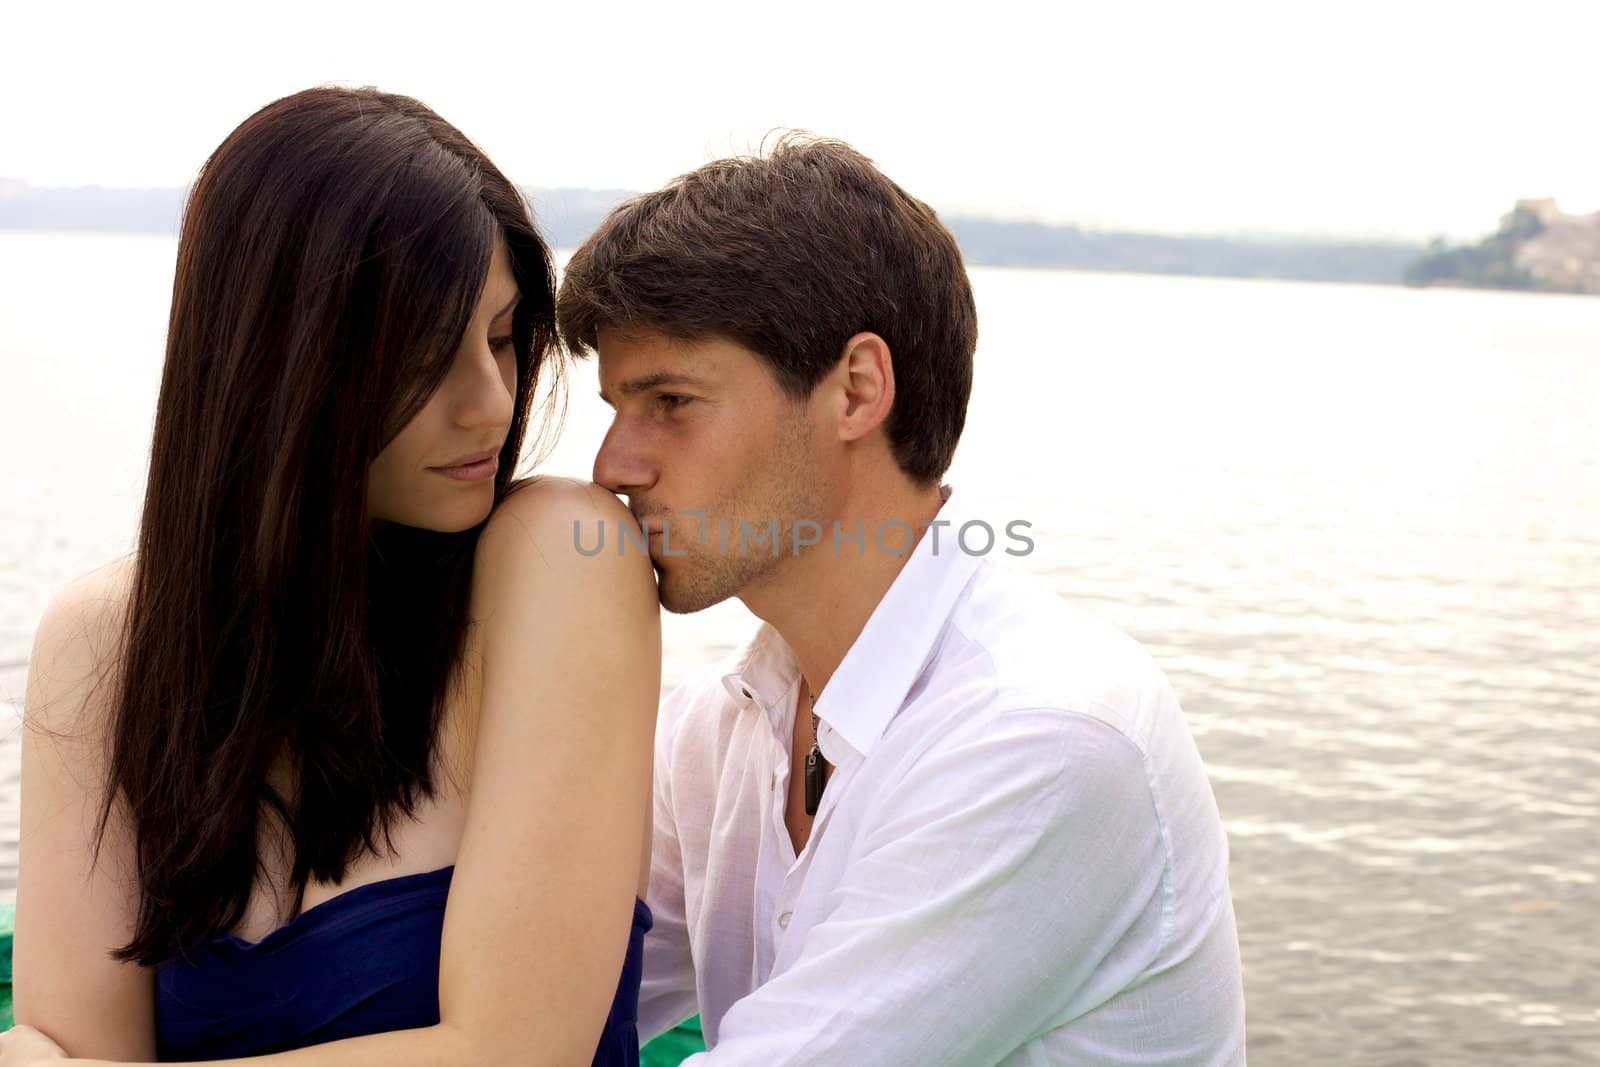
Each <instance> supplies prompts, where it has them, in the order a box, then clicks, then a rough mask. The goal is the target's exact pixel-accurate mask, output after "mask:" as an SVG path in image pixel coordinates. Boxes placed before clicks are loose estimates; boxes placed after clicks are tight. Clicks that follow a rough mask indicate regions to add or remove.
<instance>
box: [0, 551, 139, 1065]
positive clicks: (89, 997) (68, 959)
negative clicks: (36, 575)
mask: <svg viewBox="0 0 1600 1067" xmlns="http://www.w3.org/2000/svg"><path fill="white" fill-rule="evenodd" d="M129 570H130V568H129V567H128V566H127V565H116V566H112V567H108V568H105V569H104V570H101V571H98V572H96V573H95V574H92V575H90V576H88V577H87V578H84V579H81V580H80V581H78V582H77V583H75V584H73V585H72V586H70V587H69V588H68V589H67V590H65V591H64V592H63V593H62V594H61V595H60V596H59V597H58V598H57V599H56V601H55V602H54V603H53V604H52V605H51V606H50V609H49V610H48V611H47V612H46V613H45V617H44V619H43V621H41V622H40V624H39V630H38V633H37V634H36V636H35V639H34V647H33V657H32V659H31V661H30V665H29V669H28V691H27V697H26V702H25V705H24V714H23V723H24V726H23V737H22V819H21V828H20V829H21V832H20V834H19V837H18V853H17V915H16V936H15V942H14V950H13V960H14V966H15V974H16V985H15V996H16V1002H15V1006H16V1019H17V1022H18V1023H23V1024H28V1025H32V1026H35V1027H38V1028H39V1029H41V1030H44V1031H45V1032H47V1033H49V1034H51V1035H52V1036H54V1037H55V1038H56V1039H57V1040H58V1041H60V1043H61V1044H62V1045H63V1046H65V1047H66V1048H67V1049H69V1050H70V1051H72V1052H73V1053H76V1054H78V1055H83V1056H99V1057H103V1058H106V1059H114V1060H138V1059H153V1058H154V1056H155V1015H154V1010H153V1002H152V997H153V983H152V980H151V975H150V971H149V970H148V969H146V968H144V967H140V966H138V965H137V964H132V963H118V962H116V961H115V960H113V959H112V958H111V956H110V954H111V952H113V951H114V950H116V949H118V948H121V947H122V946H123V945H126V944H127V943H128V942H129V940H130V939H131V938H132V937H133V929H134V922H135V918H136V911H137V904H138V885H137V881H136V877H135V871H134V848H133V838H132V835H131V833H130V832H129V827H128V823H127V820H126V810H125V809H124V808H123V807H122V806H121V805H120V804H118V805H115V806H113V808H112V816H111V820H110V823H109V824H108V826H107V829H106V837H105V841H104V844H103V847H102V848H101V850H100V855H99V860H98V862H95V861H94V857H93V849H94V832H95V826H96V821H97V819H98V817H99V814H100V803H101V800H102V798H103V797H104V795H105V793H104V789H105V785H104V783H105V767H106V763H105V755H106V751H105V740H106V724H107V721H108V716H109V714H110V710H111V708H110V702H111V700H112V699H113V698H114V695H115V685H116V678H115V664H116V663H117V661H118V659H119V656H120V633H121V622H122V618H123V610H124V607H125V605H126V603H127V576H128V574H129Z"/></svg>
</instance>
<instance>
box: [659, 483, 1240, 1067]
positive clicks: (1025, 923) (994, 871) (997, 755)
mask: <svg viewBox="0 0 1600 1067" xmlns="http://www.w3.org/2000/svg"><path fill="white" fill-rule="evenodd" d="M943 492H944V493H945V503H944V506H943V508H942V509H941V511H940V512H939V516H938V518H939V519H940V520H941V521H945V520H948V521H950V522H951V526H949V527H947V528H943V529H937V530H934V529H930V530H929V531H928V532H927V533H926V534H924V535H923V537H922V540H921V541H920V543H919V544H918V545H917V547H916V549H915V551H914V552H913V553H912V555H911V557H910V558H909V559H908V560H907V562H906V565H905V567H904V568H903V570H902V571H901V573H900V574H899V575H898V576H897V577H896V579H895V581H894V583H893V584H892V585H891V586H890V588H889V590H888V592H887V593H886V594H885V595H884V597H883V599H882V600H881V601H880V602H879V604H878V606H877V608H876V609H875V610H874V611H873V613H872V616H871V618H870V619H869V620H868V621H867V624H866V626H865V627H864V628H863V630H862V632H861V634H860V636H859V637H858V638H857V639H856V641H855V643H854V644H853V645H852V646H851V647H850V650H849V652H848V653H847V654H846V656H845V658H844V660H843V662H842V663H841V664H840V665H839V668H838V670H837V671H836V672H835V673H834V675H833V677H832V678H831V679H830V680H829V681H828V683H827V685H826V686H825V687H824V689H823V692H822V693H821V695H820V696H819V697H818V698H817V703H816V711H817V714H818V716H819V718H820V719H821V720H822V726H821V728H820V734H819V744H820V745H821V748H822V752H823V755H824V756H825V757H826V758H827V760H828V761H829V762H830V763H832V764H833V765H834V770H833V771H832V773H831V775H830V776H829V780H828V784H827V789H826V791H825V792H824V793H823V797H822V803H821V806H820V808H819V810H818V812H817V816H816V819H815V822H814V824H813V828H812V831H811V837H810V839H809V841H808V843H807V845H806V847H805V849H804V850H803V851H802V852H801V854H800V855H799V856H798V857H796V855H795V853H794V848H793V845H792V844H791V842H790V838H789V834H788V831H787V829H786V828H785V825H784V805H785V803H786V797H787V795H788V788H789V766H790V751H789V744H790V743H789V739H790V738H791V737H792V736H793V729H792V728H793V725H794V714H795V705H796V701H797V699H798V695H799V679H800V674H799V668H798V666H797V664H796V662H795V659H794V655H793V653H792V652H791V651H790V649H789V647H788V646H787V645H786V644H785V643H784V641H783V640H782V638H781V637H780V636H779V635H778V633H777V632H776V631H775V630H773V629H772V628H771V627H770V626H766V625H763V626H762V627H761V628H760V629H759V630H758V632H757V633H756V634H755V636H754V637H753V639H752V640H751V641H750V642H749V643H748V644H747V645H746V646H745V647H744V648H743V649H741V650H739V651H738V652H736V653H735V654H733V655H732V656H730V657H729V658H728V659H727V660H725V661H724V662H723V663H721V664H718V665H716V666H715V667H714V668H711V669H708V670H706V671H703V672H701V673H700V674H698V675H696V676H693V677H691V678H690V679H689V680H688V681H687V682H685V683H684V684H683V685H682V686H680V687H679V688H678V689H676V690H674V691H673V692H672V693H671V694H670V695H669V696H668V697H667V699H666V700H665V701H664V703H663V706H662V710H661V716H660V722H659V724H658V733H657V743H656V764H655V814H654V819H655V849H654V859H653V861H652V870H651V880H650V891H649V897H648V903H649V905H650V908H651V910H652V912H653V913H654V916H655V926H654V927H653V928H652V929H651V931H650V932H649V934H648V935H646V937H645V945H644V983H643V988H642V990H641V994H640V1006H639V1030H640V1036H641V1038H642V1039H644V1040H648V1039H649V1038H650V1037H653V1036H654V1035H656V1034H658V1033H660V1032H661V1031H663V1030H666V1029H668V1028H669V1027H671V1026H673V1025H675V1024H677V1023H678V1022H681V1021H682V1020H683V1019H685V1018H687V1017H688V1016H690V1015H693V1014H694V1013H695V1012H696V1011H698V1012H699V1013H700V1016H701V1026H702V1028H703V1031H704V1034H705V1039H706V1044H707V1047H708V1050H709V1051H707V1052H705V1053H702V1054H700V1055H697V1056H693V1057H691V1058H690V1059H689V1060H687V1061H685V1062H686V1063H688V1064H693V1065H698V1067H731V1065H735V1064H738V1065H749V1067H774V1065H778V1064H823V1065H829V1067H833V1065H856V1064H860V1065H869V1067H876V1065H894V1064H907V1065H910V1064H916V1065H919V1067H923V1065H927V1067H931V1065H934V1064H951V1065H957V1067H982V1065H987V1064H1005V1065H1022V1064H1133V1063H1137V1064H1185V1065H1196V1064H1240V1063H1243V1062H1244V1058H1245V1053H1244V994H1243V988H1242V983H1241V974H1240V965H1239V949H1238V938H1237V933H1236V930H1235V926H1234V915H1233V905H1232V901H1231V899H1230V897H1229V894H1228V875H1227V858H1228V846H1227V839H1226V837H1225V836H1224V834H1223V830H1222V824H1221V820H1220V818H1219V816H1218V813H1217V807H1216V802H1215V800H1214V798H1213V796H1212V793H1211V788H1210V784H1209V782H1208V781H1207V779H1206V775H1205V771H1204V769H1203V767H1202V766H1201V762H1200V756H1199V753H1198V751H1197V750H1196V748H1195V744H1194V741H1193V738H1192V737H1191V735H1190V733H1189V730H1188V728H1187V726H1186V725H1185V724H1184V721H1183V718H1182V714H1181V712H1180V711H1179V708H1178V702H1177V699H1176V697H1175V696H1174V694H1173V692H1172V689H1171V687H1170V686H1169V685H1168V683H1167V681H1166V679H1165V677H1164V676H1163V675H1162V673H1161V672H1160V670H1159V669H1158V668H1157V667H1156V666H1155V664H1154V663H1153V662H1152V661H1151V660H1150V658H1149V657H1148V656H1147V655H1146V654H1145V653H1144V652H1143V650H1142V649H1140V648H1139V646H1138V645H1136V644H1135V643H1134V642H1133V641H1132V640H1131V639H1129V638H1127V637H1125V636H1123V635H1122V634H1120V633H1118V632H1117V631H1115V630H1113V629H1111V628H1109V627H1107V626H1104V625H1102V624H1099V623H1097V622H1095V621H1093V620H1091V619H1090V618H1089V617H1087V616H1086V615H1084V614H1082V613H1080V612H1078V611H1076V610H1074V609H1072V608H1070V607H1068V605H1067V604H1066V603H1065V602H1064V601H1062V600H1061V599H1060V598H1059V597H1058V596H1056V595H1055V594H1053V593H1052V592H1051V591H1050V590H1048V589H1047V588H1046V587H1044V586H1043V585H1042V583H1040V582H1039V581H1038V579H1036V578H1034V577H1032V576H1031V575H1028V574H1027V573H1026V572H1025V571H1023V570H1021V569H1020V568H1019V567H1018V566H1017V565H1016V564H1015V563H1014V561H1012V560H1009V559H1007V558H1005V556H1004V552H1003V550H1004V548H1005V547H1006V546H1007V542H1006V541H1005V540H1004V535H1003V534H1001V537H1000V539H999V540H998V541H997V544H996V547H995V548H994V551H993V553H991V554H989V555H983V556H979V555H971V554H968V553H967V552H966V551H964V550H963V549H961V548H960V547H958V542H957V537H956V535H957V532H958V531H959V530H960V528H961V526H962V524H963V523H964V522H966V521H970V520H972V519H978V518H982V519H983V520H985V521H987V522H988V523H989V525H990V526H991V527H994V528H995V529H996V530H997V531H1000V530H1003V529H1004V526H1005V523H1004V522H1003V521H1001V522H996V521H994V517H992V516H987V515H985V516H978V515H970V516H969V515H967V514H966V513H964V512H963V511H962V510H961V509H960V507H959V505H960V504H961V503H962V502H963V501H962V498H958V497H957V496H955V495H954V494H953V493H951V492H950V490H949V488H948V487H946V488H945V489H944V490H943ZM936 532H937V533H938V535H939V538H938V545H937V551H936V550H935V547H934V540H933V536H934V534H935V533H936ZM985 540H986V538H985V537H984V535H983V534H982V532H981V530H977V529H974V531H973V532H972V534H971V536H970V537H969V538H968V543H969V544H970V545H972V547H973V548H974V549H978V548H982V547H983V542H984V541H985ZM850 543H851V542H845V543H844V544H845V547H844V548H843V549H842V550H843V551H848V550H849V547H848V546H849V544H850ZM1011 544H1012V545H1015V542H1011ZM816 550H818V551H828V550H830V546H827V545H823V546H819V548H818V549H816Z"/></svg>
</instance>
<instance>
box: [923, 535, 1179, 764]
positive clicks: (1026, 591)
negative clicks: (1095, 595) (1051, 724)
mask: <svg viewBox="0 0 1600 1067" xmlns="http://www.w3.org/2000/svg"><path fill="white" fill-rule="evenodd" d="M951 630H952V632H953V633H952V636H953V638H954V639H955V640H956V641H957V642H959V643H961V644H962V645H964V646H965V648H966V652H965V655H966V656H967V657H976V658H977V659H978V660H979V662H980V664H981V675H982V679H983V684H984V685H985V686H986V687H987V688H989V690H990V696H989V699H988V700H987V703H988V704H989V705H990V707H992V708H994V709H995V710H997V711H1004V710H1006V709H1024V708H1026V709H1036V710H1050V709H1055V710H1058V711H1060V712H1061V713H1063V714H1064V715H1070V716H1073V717H1089V718H1095V719H1100V720H1102V721H1104V722H1105V723H1106V724H1107V725H1109V726H1111V727H1113V728H1114V729H1116V730H1117V731H1118V732H1120V733H1123V734H1125V735H1127V736H1128V737H1129V739H1130V740H1132V741H1134V742H1135V743H1136V744H1138V745H1139V746H1140V747H1143V746H1144V744H1145V742H1146V741H1147V740H1148V737H1149V733H1150V731H1151V730H1152V729H1155V728H1157V726H1158V724H1159V720H1160V719H1162V718H1164V717H1167V716H1170V715H1174V714H1176V713H1177V699H1176V697H1175V695H1174V694H1173V691H1172V686H1171V684H1170V683H1169V682H1168V680H1167V677H1166V675H1165V673H1164V672H1163V671H1162V670H1161V668H1160V666H1159V665H1158V664H1157V663H1156V661H1155V659H1154V658H1153V657H1152V656H1151V655H1150V653H1149V652H1148V651H1147V650H1146V649H1145V648H1144V646H1143V645H1141V644H1140V643H1139V642H1138V641H1136V640H1134V639H1133V638H1132V637H1131V636H1129V635H1128V634H1127V633H1125V632H1124V631H1122V630H1120V629H1118V628H1117V627H1116V626H1114V625H1113V624H1111V623H1110V622H1108V621H1107V620H1105V619H1104V618H1102V617H1100V616H1099V615H1098V614H1096V613H1094V612H1091V611H1088V610H1085V609H1084V608H1082V607H1080V606H1078V605H1076V604H1073V603H1071V602H1069V601H1068V600H1067V599H1066V598H1064V597H1063V596H1061V595H1060V594H1059V593H1057V592H1056V591H1055V590H1054V589H1052V588H1051V587H1050V586H1049V584H1048V583H1047V582H1046V581H1045V580H1044V579H1043V578H1042V577H1040V576H1038V575H1035V574H1033V573H1031V572H1028V571H1026V570H1024V569H1022V568H1021V567H1020V566H1018V565H1016V564H1009V565H1007V564H1003V563H1002V564H996V563H993V562H987V563H986V564H985V565H984V566H983V567H981V568H980V569H979V571H978V574H977V576H976V579H975V580H974V582H973V583H972V586H971V588H970V589H969V590H968V595H967V596H966V597H965V598H964V600H963V601H962V603H961V604H960V605H958V606H957V608H956V610H955V612H953V613H952V616H951Z"/></svg>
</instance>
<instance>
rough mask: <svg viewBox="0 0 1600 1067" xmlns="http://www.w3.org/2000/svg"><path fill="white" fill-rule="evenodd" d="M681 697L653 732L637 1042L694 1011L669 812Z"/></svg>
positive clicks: (671, 700) (672, 699)
mask: <svg viewBox="0 0 1600 1067" xmlns="http://www.w3.org/2000/svg"><path fill="white" fill-rule="evenodd" d="M680 700H681V691H680V693H677V694H674V695H673V696H669V697H668V698H667V700H666V701H665V702H664V703H663V706H662V709H661V715H660V720H661V721H660V722H659V723H658V724H657V727H656V746H655V783H654V786H653V789H652V792H653V794H654V798H653V801H652V804H653V815H652V821H653V825H654V830H653V831H652V832H653V834H654V840H653V842H652V844H651V848H650V890H649V895H648V898H647V899H646V901H645V903H646V904H648V905H649V906H650V913H651V916H652V918H653V919H654V924H653V925H652V926H651V927H650V930H649V932H648V933H646V934H645V936H644V981H643V983H642V984H641V985H640V989H639V1039H640V1041H641V1042H645V1041H649V1040H650V1039H651V1038H653V1037H655V1036H657V1035H658V1034H661V1033H663V1032H665V1031H667V1030H670V1029H671V1028H672V1027H674V1026H676V1025H678V1024H679V1023H681V1022H683V1021H684V1020H685V1019H687V1018H689V1017H690V1016H691V1015H693V1014H694V1013H695V1011H696V1010H697V1001H698V996H697V993H696V990H695V976H694V957H693V956H692V954H691V953H690V950H689V923H688V918H687V915H686V909H685V906H684V879H683V850H682V848H681V847H680V846H679V843H678V831H677V823H676V820H675V819H674V817H673V809H672V760H671V748H672V736H673V728H674V726H675V720H676V715H675V712H677V711H678V710H679V709H678V708H677V707H676V704H677V703H678V702H679V701H680Z"/></svg>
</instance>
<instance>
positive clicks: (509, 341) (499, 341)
mask: <svg viewBox="0 0 1600 1067" xmlns="http://www.w3.org/2000/svg"><path fill="white" fill-rule="evenodd" d="M515 343H516V338H514V337H512V336H511V335H510V334H507V335H506V336H505V337H491V338H489V350H490V351H491V352H495V353H500V352H505V351H508V350H509V349H510V348H511V346H512V345H513V344H515Z"/></svg>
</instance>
